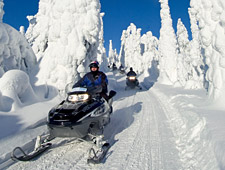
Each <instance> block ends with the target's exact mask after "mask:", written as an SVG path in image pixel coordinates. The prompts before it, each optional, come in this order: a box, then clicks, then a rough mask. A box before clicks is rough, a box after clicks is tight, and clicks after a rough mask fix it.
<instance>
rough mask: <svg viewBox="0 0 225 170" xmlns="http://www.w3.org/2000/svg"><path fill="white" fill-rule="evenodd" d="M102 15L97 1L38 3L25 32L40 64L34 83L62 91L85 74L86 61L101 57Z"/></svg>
mask: <svg viewBox="0 0 225 170" xmlns="http://www.w3.org/2000/svg"><path fill="white" fill-rule="evenodd" d="M102 16H103V15H101V14H100V3H99V0H92V1H90V0H76V1H74V0H67V1H51V0H40V2H39V11H38V13H37V14H36V15H35V16H28V20H29V22H30V25H29V28H28V30H27V32H26V37H27V38H28V41H29V43H30V44H31V45H32V48H33V50H34V52H35V54H36V55H37V58H38V61H39V62H40V71H39V72H38V74H37V77H38V80H37V84H49V85H53V86H55V87H57V88H58V89H59V90H64V88H65V86H66V85H67V84H68V83H71V82H75V81H77V80H78V79H79V78H80V77H81V76H83V75H84V74H85V73H86V72H87V71H89V68H88V65H89V64H90V61H91V60H96V58H97V57H98V56H101V54H99V53H98V52H99V51H98V49H99V46H100V45H99V44H100V43H103V40H102V38H101V39H100V36H101V35H103V33H102V32H103V30H102V27H101V24H102V18H101V17H102ZM100 32H101V35H100ZM102 46H103V45H101V50H102ZM102 51H103V50H102Z"/></svg>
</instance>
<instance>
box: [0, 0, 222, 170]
mask: <svg viewBox="0 0 225 170" xmlns="http://www.w3.org/2000/svg"><path fill="white" fill-rule="evenodd" d="M5 3H6V2H5ZM160 3H161V8H162V9H161V12H160V14H161V19H162V28H161V30H160V37H159V39H157V38H156V37H155V36H153V35H152V32H151V31H148V32H147V33H145V34H144V35H141V28H137V27H136V26H135V24H134V23H131V24H130V25H129V26H128V28H127V30H124V31H123V32H122V35H121V49H120V52H119V54H117V52H116V50H113V44H112V43H113V42H112V41H110V48H109V50H110V51H109V56H108V58H107V56H106V51H105V48H104V44H103V43H104V38H103V32H104V30H103V20H102V17H104V13H100V7H101V5H100V2H99V1H98V0H76V1H73V0H67V1H65V2H62V1H52V0H40V2H39V11H38V13H37V14H36V15H35V16H28V17H27V18H28V20H29V22H30V25H29V28H28V30H26V31H25V30H24V27H21V28H20V31H17V30H15V29H14V28H12V27H11V26H9V25H7V24H5V23H2V17H3V15H4V10H3V6H4V3H3V0H0V21H1V22H0V146H1V150H0V169H15V170H17V169H35V170H36V169H113V170H114V169H129V170H130V169H207V170H216V169H218V170H219V169H225V133H224V132H225V126H224V125H225V116H224V102H223V101H224V96H225V94H224V93H225V87H224V86H225V72H224V67H225V61H224V57H225V51H224V49H225V48H224V46H225V44H224V37H225V29H224V28H225V19H224V18H225V17H224V16H225V2H224V1H223V0H209V1H208V0H191V1H190V8H189V9H188V10H189V16H190V21H191V30H192V37H193V39H192V40H189V39H188V36H187V30H186V28H185V26H184V25H183V24H182V21H181V20H180V19H179V20H178V24H177V33H176V34H175V32H174V30H173V28H172V20H171V17H170V12H169V6H168V0H160ZM96 59H98V61H99V62H100V63H101V67H100V70H104V71H105V72H106V74H107V77H108V80H109V90H111V89H113V90H116V91H117V95H116V96H115V98H114V103H113V110H114V112H113V114H112V115H111V122H110V124H109V125H108V126H107V127H106V128H105V131H104V135H105V138H106V139H107V140H108V142H109V143H110V144H111V147H110V149H109V151H108V154H107V155H106V158H105V159H104V161H103V163H101V164H99V165H90V164H87V163H86V160H87V151H88V149H89V148H90V147H91V145H90V143H88V142H85V141H80V140H77V139H74V138H56V139H54V140H53V141H52V142H53V146H52V148H51V149H50V150H48V151H47V152H45V153H43V154H42V155H41V156H40V157H38V158H36V159H35V160H33V161H31V162H26V163H24V162H14V161H12V160H11V159H10V153H11V151H12V150H13V149H14V148H15V147H17V146H20V147H23V148H24V149H25V150H26V151H29V150H32V146H33V145H34V141H35V139H36V137H37V136H38V135H44V134H46V133H48V131H47V128H46V118H47V115H48V112H49V110H50V109H51V108H52V107H54V106H55V105H57V104H58V103H59V102H61V101H62V100H63V99H64V98H65V94H66V91H67V90H68V89H69V88H70V87H71V85H72V84H73V83H74V82H75V81H76V80H78V79H79V78H80V77H81V76H82V75H83V74H85V73H86V72H87V71H89V68H88V64H89V63H90V61H91V60H96ZM112 62H115V64H116V66H117V67H119V66H120V65H121V64H122V65H123V66H125V69H126V71H127V70H128V69H129V68H130V67H133V68H134V71H136V72H137V74H138V80H139V82H140V85H141V86H142V88H143V90H141V91H140V90H136V89H135V90H126V91H125V84H126V83H125V82H126V76H125V75H124V74H120V73H119V72H117V71H114V72H112V71H110V70H109V69H107V66H108V64H112Z"/></svg>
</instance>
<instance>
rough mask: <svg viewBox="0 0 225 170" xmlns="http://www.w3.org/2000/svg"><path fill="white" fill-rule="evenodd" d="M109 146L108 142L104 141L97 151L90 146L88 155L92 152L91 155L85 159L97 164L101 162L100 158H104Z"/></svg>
mask: <svg viewBox="0 0 225 170" xmlns="http://www.w3.org/2000/svg"><path fill="white" fill-rule="evenodd" d="M109 148H110V144H109V143H105V144H104V145H103V146H102V147H101V149H100V150H98V151H97V152H96V151H95V150H94V149H93V148H91V149H90V150H89V155H90V154H92V155H93V156H92V157H90V156H89V158H88V159H87V163H92V164H99V163H101V162H102V160H103V159H104V158H105V155H106V154H107V152H108V150H109Z"/></svg>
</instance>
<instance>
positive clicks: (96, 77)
mask: <svg viewBox="0 0 225 170" xmlns="http://www.w3.org/2000/svg"><path fill="white" fill-rule="evenodd" d="M89 67H90V70H91V71H90V72H89V73H87V74H85V75H84V77H83V78H81V79H80V80H79V81H78V82H77V83H75V84H74V85H73V87H80V86H81V87H83V86H86V87H93V86H99V85H100V86H102V92H101V93H100V95H101V96H102V97H103V98H104V99H105V100H106V101H108V99H109V97H108V95H107V92H108V88H107V85H108V79H107V76H106V75H105V74H104V73H103V72H101V71H99V63H98V61H92V62H91V64H90V65H89Z"/></svg>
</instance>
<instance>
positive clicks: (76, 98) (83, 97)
mask: <svg viewBox="0 0 225 170" xmlns="http://www.w3.org/2000/svg"><path fill="white" fill-rule="evenodd" d="M88 98H89V95H88V94H71V95H69V96H68V101H70V102H80V101H86V100H87V99H88Z"/></svg>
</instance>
